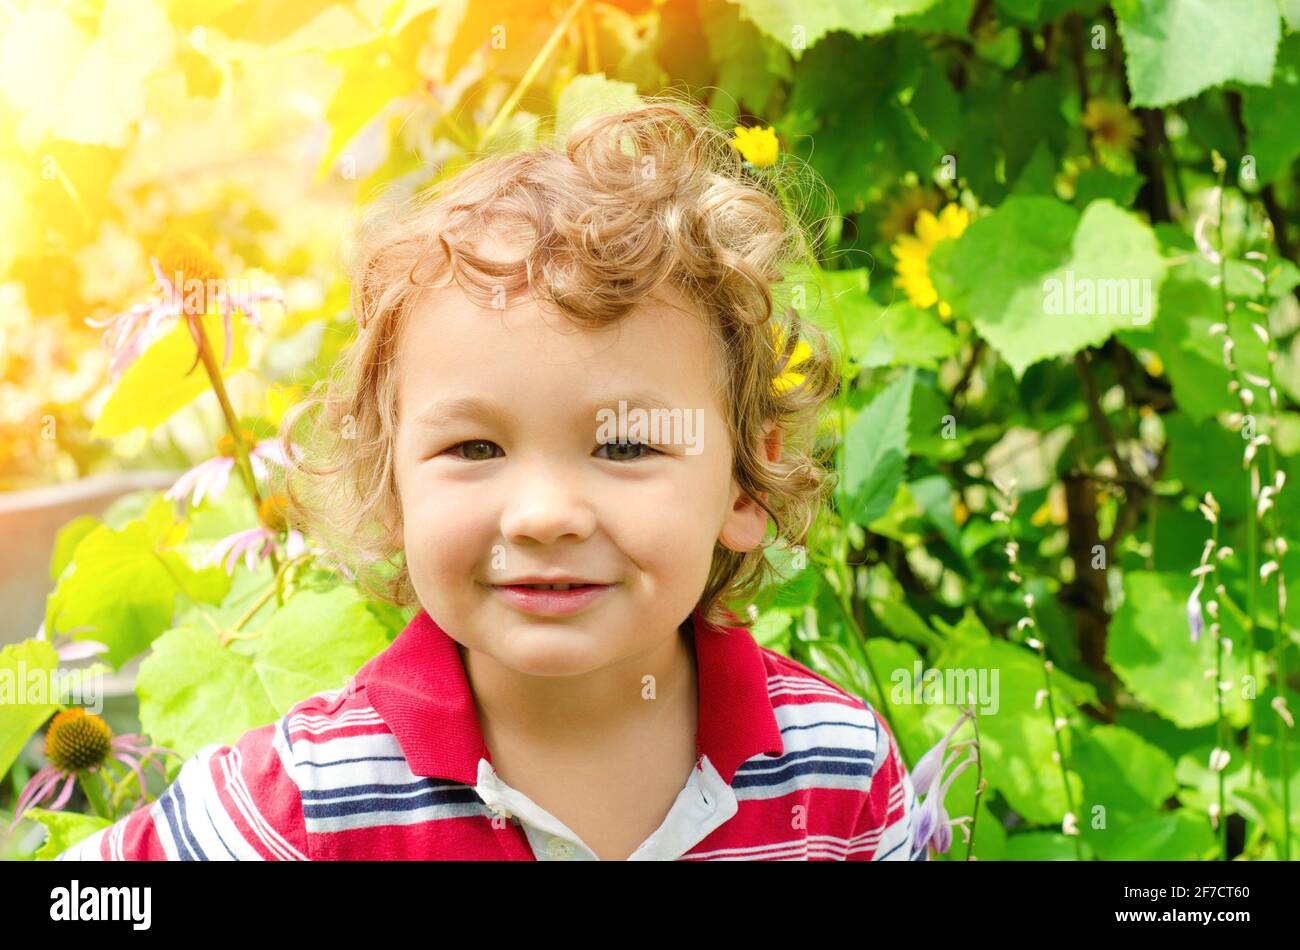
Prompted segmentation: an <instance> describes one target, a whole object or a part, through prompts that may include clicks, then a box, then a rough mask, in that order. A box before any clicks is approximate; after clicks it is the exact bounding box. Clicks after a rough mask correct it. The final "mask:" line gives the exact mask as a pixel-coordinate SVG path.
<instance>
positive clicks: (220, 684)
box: [136, 587, 388, 757]
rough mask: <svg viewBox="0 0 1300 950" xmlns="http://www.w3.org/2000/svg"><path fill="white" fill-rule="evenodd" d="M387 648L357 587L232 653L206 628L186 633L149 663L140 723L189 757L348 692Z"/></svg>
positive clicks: (304, 603)
mask: <svg viewBox="0 0 1300 950" xmlns="http://www.w3.org/2000/svg"><path fill="white" fill-rule="evenodd" d="M242 632H245V633H248V632H250V631H248V630H245V631H242ZM386 646H388V637H387V636H386V635H385V632H384V628H383V626H382V625H381V624H380V623H379V622H378V621H377V620H376V619H375V618H374V616H373V615H372V614H371V613H370V612H369V611H368V610H367V609H366V605H365V602H364V601H363V600H362V598H361V597H360V595H359V594H358V593H357V592H356V591H355V590H353V589H352V588H349V587H336V588H334V589H333V590H331V591H329V592H327V593H316V592H314V591H302V592H299V593H298V594H297V595H295V596H294V597H293V598H291V599H290V600H289V602H288V603H287V604H285V606H284V608H283V609H281V610H280V611H278V612H277V613H276V614H275V615H274V616H272V617H271V619H270V620H269V621H268V622H267V624H266V627H265V629H263V630H262V631H261V634H260V636H257V637H256V638H254V639H251V640H242V641H236V642H235V644H234V645H233V646H231V647H223V646H222V645H221V644H220V642H219V641H218V639H217V636H216V634H214V633H213V632H212V631H211V630H208V629H206V628H199V627H195V626H182V627H177V628H175V629H173V630H169V631H168V632H167V633H165V634H163V635H162V636H160V637H159V638H158V639H157V640H156V641H154V645H153V652H152V653H151V654H150V655H149V656H148V657H146V658H145V660H144V662H142V663H141V664H140V675H139V678H138V680H137V684H136V692H137V693H138V694H139V697H140V724H141V726H142V727H143V729H144V731H145V732H146V733H147V734H148V735H150V736H151V737H152V738H153V739H154V741H156V742H158V743H160V744H162V745H165V746H167V747H169V748H171V749H174V750H176V752H177V753H178V754H180V755H181V756H182V757H188V756H190V755H192V754H193V753H194V752H195V751H197V750H198V749H199V748H201V747H202V746H204V745H206V744H208V743H211V742H220V743H228V742H233V741H234V740H235V739H237V738H238V737H239V736H241V735H242V734H243V733H245V732H247V731H248V730H249V729H255V728H257V727H258V726H263V725H265V724H266V723H268V722H273V721H274V720H275V719H276V717H278V716H281V715H283V714H284V713H285V712H287V711H288V710H289V708H290V707H291V706H292V705H293V704H294V703H296V702H298V701H299V700H302V699H305V698H306V697H308V696H310V695H312V694H313V693H316V692H319V691H321V690H327V689H336V688H338V687H340V686H342V685H343V684H344V682H345V681H346V680H347V678H348V677H349V676H351V675H352V674H353V673H355V672H356V671H357V670H358V669H359V668H360V667H361V666H362V665H363V664H364V663H365V662H366V661H368V660H369V659H370V658H371V657H373V656H374V655H375V654H376V653H378V652H379V651H381V650H383V649H384V648H385V647H386ZM237 648H238V649H237Z"/></svg>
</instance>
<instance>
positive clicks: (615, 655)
mask: <svg viewBox="0 0 1300 950" xmlns="http://www.w3.org/2000/svg"><path fill="white" fill-rule="evenodd" d="M663 296H664V298H665V299H667V300H671V301H673V302H674V303H676V304H678V306H679V307H685V306H686V304H685V301H684V300H683V299H682V298H681V297H680V296H677V295H675V293H674V292H673V291H671V290H665V291H664V293H663ZM408 317H409V319H408V322H407V325H406V328H405V329H404V331H403V336H402V339H401V341H400V345H399V347H398V357H397V366H396V371H397V373H398V386H399V396H398V412H399V420H400V421H399V426H398V432H397V439H396V447H395V465H396V478H397V485H398V491H399V493H400V496H401V503H402V512H403V523H402V525H401V538H400V543H401V544H402V546H403V547H404V549H405V552H406V562H407V566H408V569H409V571H410V574H411V579H412V583H413V584H414V587H415V591H416V593H417V595H418V597H419V600H420V603H421V605H422V606H423V607H424V609H425V610H427V611H428V613H429V615H430V616H431V617H432V618H433V619H434V620H435V621H436V622H437V623H438V624H439V625H440V626H442V627H443V629H445V630H446V631H447V632H448V634H450V635H451V636H452V637H454V638H455V639H456V640H457V641H458V642H459V643H461V644H463V645H464V646H466V647H468V648H469V649H472V650H477V651H480V652H482V653H486V654H488V655H489V656H491V657H493V658H494V659H495V660H497V661H498V662H500V663H502V664H504V665H505V666H507V667H509V668H511V669H513V670H515V671H517V672H520V673H526V674H532V675H542V676H571V675H580V674H583V673H588V672H591V671H593V670H597V669H600V668H602V667H605V666H609V665H611V664H613V663H616V662H618V661H619V660H622V659H625V658H629V657H632V656H635V655H636V654H638V653H643V652H645V651H646V650H649V649H651V648H653V647H654V646H656V645H658V644H660V643H662V639H663V638H664V637H667V636H670V635H672V634H674V633H675V631H676V629H677V627H678V625H679V624H680V623H681V622H682V621H683V620H685V619H686V618H687V617H688V616H689V615H690V613H691V611H692V610H693V609H694V607H695V605H696V603H697V601H698V599H699V597H700V595H701V594H702V593H703V589H704V586H705V583H706V581H707V578H708V573H709V567H710V563H711V560H712V556H713V549H714V543H715V542H716V541H720V542H721V543H723V544H724V545H726V546H727V547H730V548H733V549H735V550H740V551H745V550H750V549H752V548H753V547H755V546H756V545H757V544H759V543H760V542H761V541H762V540H763V537H764V535H765V532H766V528H767V520H768V516H767V514H766V512H764V511H763V510H762V508H761V507H759V506H758V505H757V504H756V503H755V502H754V501H753V500H752V499H750V498H749V497H748V496H747V495H744V494H743V493H742V492H741V490H740V486H739V485H738V484H737V483H736V482H735V481H734V480H733V478H732V475H731V466H732V451H731V445H730V439H729V435H728V429H727V424H726V422H725V420H724V417H723V414H722V406H721V405H720V404H719V400H720V399H721V398H722V397H721V396H720V395H718V396H715V394H714V392H713V384H714V381H715V380H717V379H719V368H718V364H717V363H716V362H715V361H717V360H718V358H719V357H718V356H717V355H716V353H715V350H714V346H713V344H712V343H711V340H710V338H709V334H708V333H707V331H706V329H705V327H704V326H703V325H702V318H700V317H698V316H696V315H695V312H694V311H688V312H682V311H681V310H679V309H676V308H674V307H672V306H668V305H666V304H665V303H662V302H657V303H646V304H643V305H641V306H639V307H637V308H635V309H634V310H632V311H631V312H630V313H629V314H628V315H627V316H626V317H624V318H623V319H621V320H620V321H618V322H617V323H615V324H614V325H613V326H610V327H605V328H601V329H599V330H588V329H584V328H581V327H578V326H577V325H575V324H572V323H569V322H568V321H567V320H566V319H564V317H563V316H562V315H561V314H559V313H557V312H555V311H554V310H545V311H544V310H542V309H540V308H539V307H538V306H537V304H536V302H535V301H531V300H530V301H529V302H528V303H526V304H516V305H515V306H513V307H511V308H509V309H505V310H495V309H486V308H481V307H479V306H478V305H477V304H476V303H475V302H474V301H472V300H470V299H469V298H467V297H466V296H465V295H464V293H463V292H462V291H461V290H460V289H459V288H458V287H457V286H455V285H454V284H453V285H451V286H450V287H444V288H439V289H435V290H430V291H427V292H426V294H425V296H424V297H423V299H422V300H421V302H420V304H419V305H418V306H417V307H415V308H414V309H413V311H412V312H411V313H410V314H409V315H408ZM648 394H653V395H654V396H656V397H657V398H658V399H660V400H661V401H662V403H663V404H664V405H665V406H666V407H668V408H670V409H677V410H680V412H677V413H676V414H675V415H676V417H677V419H678V420H679V423H680V424H671V425H670V424H663V423H661V425H660V428H659V431H658V433H657V438H655V435H656V433H654V432H653V430H647V432H646V434H645V435H640V434H638V433H637V431H636V430H635V429H634V428H632V426H633V424H634V421H635V418H636V412H635V409H634V407H635V406H636V405H638V403H639V399H638V398H637V397H639V396H641V395H648ZM470 398H473V399H477V400H481V401H482V403H483V404H484V405H483V407H481V408H479V409H473V410H466V411H462V412H461V413H459V414H453V413H451V412H447V411H444V410H443V409H439V408H437V407H439V406H440V405H444V404H445V403H446V401H448V400H465V399H470ZM620 399H623V400H626V402H627V408H626V412H625V414H624V418H625V419H626V420H627V428H626V429H624V430H622V432H621V433H620V431H619V429H618V427H617V426H618V418H619V400H620ZM601 410H604V411H605V412H604V414H603V415H602V414H599V413H600V411H601ZM426 415H427V416H428V418H421V417H422V416H426ZM645 418H646V419H647V420H648V419H649V418H650V416H649V414H648V413H647V414H646V416H645ZM661 418H664V417H661ZM602 422H604V423H605V424H606V426H607V427H606V428H605V430H603V431H602V429H601V425H602ZM637 441H644V442H646V443H647V444H649V445H651V447H652V448H653V449H654V451H651V450H648V449H644V448H636V447H635V446H628V445H627V444H626V443H629V442H637ZM464 443H468V444H464ZM605 443H613V444H605ZM620 443H622V444H620ZM776 452H779V442H778V443H776V444H775V448H774V449H773V450H770V453H771V457H776V455H775V453H776ZM537 575H541V576H544V577H554V576H556V575H561V576H571V577H574V578H578V579H580V580H585V581H589V582H593V583H596V584H600V585H606V586H605V587H604V589H603V590H600V591H597V592H596V593H594V594H591V593H587V594H583V595H581V596H576V597H575V596H574V595H567V596H565V595H560V596H558V597H557V596H555V595H546V594H542V595H529V594H526V593H519V592H518V591H513V592H512V591H510V590H505V589H503V587H508V586H510V585H509V582H511V581H519V580H522V579H527V578H530V577H535V576H537ZM539 597H540V598H546V599H549V600H552V601H557V602H559V603H558V605H557V604H555V603H552V604H550V605H549V606H548V605H546V604H541V603H538V602H537V601H538V598H539ZM564 611H567V612H564Z"/></svg>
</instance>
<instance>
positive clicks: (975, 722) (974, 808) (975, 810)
mask: <svg viewBox="0 0 1300 950" xmlns="http://www.w3.org/2000/svg"><path fill="white" fill-rule="evenodd" d="M970 710H971V716H970V721H971V727H972V728H973V729H974V730H975V803H974V804H973V805H971V809H970V838H969V839H968V840H967V841H966V860H967V861H969V860H971V852H972V851H973V850H974V849H975V824H976V822H978V821H979V819H980V796H981V795H983V794H984V753H983V752H982V751H981V748H980V724H979V716H977V715H976V708H975V704H974V703H971V706H970Z"/></svg>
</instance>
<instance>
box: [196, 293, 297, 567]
mask: <svg viewBox="0 0 1300 950" xmlns="http://www.w3.org/2000/svg"><path fill="white" fill-rule="evenodd" d="M187 319H189V320H190V321H191V322H192V325H193V326H194V328H195V331H196V335H197V337H198V347H199V359H201V360H202V361H203V368H204V369H205V370H207V373H208V380H209V381H210V382H211V383H212V391H213V392H214V393H216V394H217V402H218V403H220V404H221V414H222V415H223V416H225V418H226V428H228V429H229V430H230V438H231V439H232V440H233V441H234V445H235V462H236V465H237V467H238V468H239V473H240V475H241V476H243V479H244V486H245V487H246V488H247V489H248V496H249V497H250V498H252V499H253V504H254V505H256V506H257V510H258V517H259V519H260V517H261V510H262V496H261V493H259V492H258V490H257V479H256V478H255V477H254V475H253V464H252V462H250V461H249V458H248V446H247V445H245V444H244V436H243V432H242V431H241V430H240V427H239V419H238V417H236V415H235V410H234V407H233V406H231V404H230V396H229V395H227V393H226V384H225V382H223V381H222V378H221V368H220V367H219V366H217V358H216V356H214V355H213V353H212V346H211V345H210V344H209V342H208V334H207V331H206V330H205V329H204V327H203V319H202V317H201V316H191V317H187ZM232 332H233V330H232ZM270 561H271V570H273V571H279V570H280V562H279V559H278V558H277V557H276V556H275V547H274V545H272V547H271V553H270Z"/></svg>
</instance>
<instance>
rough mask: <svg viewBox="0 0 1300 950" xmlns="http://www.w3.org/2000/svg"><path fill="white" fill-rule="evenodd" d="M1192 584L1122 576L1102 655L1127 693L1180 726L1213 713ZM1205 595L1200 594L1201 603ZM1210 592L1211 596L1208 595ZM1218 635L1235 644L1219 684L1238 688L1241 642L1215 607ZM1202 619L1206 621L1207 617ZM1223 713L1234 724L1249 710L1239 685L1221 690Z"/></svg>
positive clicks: (1207, 639)
mask: <svg viewBox="0 0 1300 950" xmlns="http://www.w3.org/2000/svg"><path fill="white" fill-rule="evenodd" d="M1193 586H1194V581H1193V580H1192V578H1191V577H1190V576H1188V575H1186V574H1162V573H1157V572H1154V571H1151V572H1148V571H1130V572H1129V573H1128V574H1126V575H1125V577H1124V602H1123V604H1122V605H1121V606H1120V608H1119V610H1118V612H1117V613H1116V614H1115V618H1114V620H1113V621H1112V622H1111V625H1110V637H1109V638H1108V640H1107V642H1106V660H1107V662H1108V663H1109V664H1110V666H1111V668H1112V669H1113V670H1114V671H1115V673H1116V675H1118V676H1119V678H1120V680H1121V681H1122V682H1123V683H1124V685H1125V686H1126V687H1127V688H1128V689H1129V691H1130V692H1132V693H1133V695H1134V696H1135V697H1136V698H1137V699H1138V700H1139V701H1140V702H1141V703H1143V704H1144V705H1145V706H1147V707H1149V708H1151V709H1152V710H1154V711H1155V712H1157V713H1159V714H1160V715H1162V716H1164V717H1165V718H1166V719H1168V720H1170V721H1171V722H1173V723H1174V724H1175V725H1177V726H1179V727H1181V728H1183V729H1191V728H1195V727H1196V726H1203V725H1206V724H1207V723H1211V722H1214V721H1215V720H1216V719H1217V717H1218V710H1217V707H1216V703H1215V689H1214V682H1213V681H1212V680H1207V679H1206V678H1205V675H1204V674H1205V671H1206V670H1208V669H1214V668H1215V663H1214V659H1215V657H1214V654H1215V643H1214V638H1213V637H1211V636H1210V635H1209V630H1208V627H1207V629H1206V631H1205V632H1204V633H1202V635H1201V637H1200V639H1199V640H1198V641H1197V642H1196V643H1192V642H1191V634H1190V629H1189V627H1188V621H1187V598H1188V596H1189V595H1190V594H1191V592H1192V587H1193ZM1208 593H1209V592H1207V591H1205V590H1202V592H1201V596H1202V598H1203V601H1202V604H1204V600H1208V599H1209V597H1208V596H1207V594H1208ZM1210 596H1212V595H1210ZM1219 615H1220V621H1221V623H1222V625H1223V635H1224V636H1225V637H1228V638H1230V639H1231V640H1232V641H1233V643H1234V644H1237V645H1240V646H1239V647H1238V649H1235V650H1233V651H1232V652H1231V653H1230V654H1228V656H1226V657H1225V658H1224V661H1223V662H1224V665H1223V681H1224V682H1228V683H1231V684H1233V686H1234V687H1235V686H1237V684H1240V683H1241V677H1242V675H1243V674H1245V673H1246V672H1247V668H1246V664H1245V660H1244V658H1243V656H1242V654H1243V653H1245V652H1246V651H1245V650H1244V649H1242V648H1241V647H1242V646H1244V644H1246V643H1247V642H1248V641H1247V639H1246V636H1245V632H1244V631H1243V630H1241V629H1240V628H1239V625H1238V624H1237V623H1236V621H1235V620H1234V619H1233V616H1232V612H1231V611H1228V610H1223V611H1220V614H1219ZM1207 624H1208V619H1207ZM1223 707H1224V714H1225V715H1226V716H1227V717H1228V719H1229V720H1230V721H1231V722H1232V723H1234V724H1236V725H1238V726H1240V725H1242V724H1244V723H1245V722H1246V721H1247V719H1248V718H1249V715H1250V706H1249V701H1248V700H1246V699H1244V698H1243V697H1242V695H1241V689H1240V688H1230V689H1227V690H1225V691H1224V692H1223Z"/></svg>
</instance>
